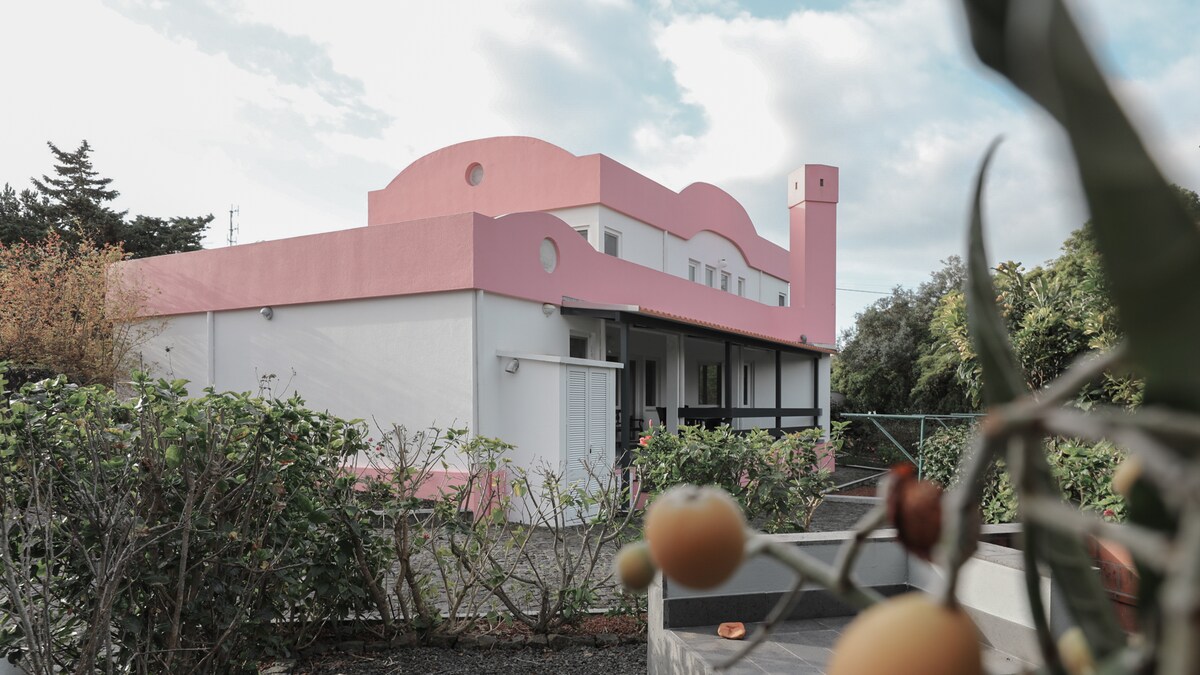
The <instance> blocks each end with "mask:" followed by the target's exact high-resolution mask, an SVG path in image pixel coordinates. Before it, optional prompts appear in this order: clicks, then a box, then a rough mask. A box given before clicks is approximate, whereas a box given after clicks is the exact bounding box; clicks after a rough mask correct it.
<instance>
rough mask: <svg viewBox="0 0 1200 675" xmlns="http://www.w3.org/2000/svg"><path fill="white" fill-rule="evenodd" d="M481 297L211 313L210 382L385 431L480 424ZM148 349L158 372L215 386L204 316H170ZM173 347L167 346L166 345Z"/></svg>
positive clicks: (419, 297)
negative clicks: (268, 315) (265, 386)
mask: <svg viewBox="0 0 1200 675" xmlns="http://www.w3.org/2000/svg"><path fill="white" fill-rule="evenodd" d="M473 303H474V298H473V294H472V293H470V292H461V291H460V292H448V293H432V294H425V295H410V296H401V297H392V298H376V299H367V300H355V301H346V302H331V303H314V304H307V305H288V306H281V307H275V308H273V312H274V314H273V317H272V319H271V320H269V321H268V320H267V319H265V318H263V316H262V315H261V314H260V313H259V310H258V309H257V308H256V309H243V310H232V311H224V312H214V313H212V331H211V335H212V339H213V343H212V354H213V357H214V361H213V363H212V366H211V371H212V373H213V375H214V376H215V377H214V379H213V381H212V382H211V384H212V385H213V386H214V387H215V388H216V389H217V390H218V391H252V392H257V391H258V390H259V387H260V378H262V377H264V376H267V375H275V376H276V378H275V379H274V380H273V381H271V382H270V388H271V390H272V391H273V392H274V393H275V394H276V395H290V394H292V393H298V394H300V395H301V396H302V397H303V398H304V399H305V400H306V401H307V403H308V405H309V407H311V408H314V409H317V410H328V411H330V412H332V413H334V414H336V415H339V416H342V417H346V418H355V417H359V418H363V419H366V420H367V421H368V423H372V422H373V421H374V422H378V423H379V424H380V425H381V426H383V427H384V428H388V427H390V425H391V424H403V425H406V426H408V427H410V428H414V429H420V428H425V427H429V426H431V425H436V426H439V427H446V426H450V425H456V426H474V425H475V410H474V403H473V401H474V387H475V377H474V375H473V370H474V364H473V350H472V343H473V341H474V339H475V337H474V331H473V329H472V316H473ZM165 321H166V329H165V330H164V331H163V332H162V333H161V334H160V335H158V336H157V337H156V338H154V339H153V340H151V341H150V342H149V343H148V344H147V345H145V347H144V348H143V350H142V352H143V358H144V360H145V361H146V362H147V363H153V364H155V367H154V372H155V373H158V374H161V375H163V376H170V377H179V378H185V379H188V380H191V381H192V383H193V384H192V385H191V391H192V392H193V393H198V392H199V390H200V389H202V388H203V387H204V386H205V385H207V384H209V379H208V372H209V370H210V366H209V363H208V353H209V351H208V344H209V343H208V340H209V337H208V336H209V328H208V323H207V318H206V315H205V314H189V315H182V316H174V317H167V318H166V319H165ZM168 348H169V351H168Z"/></svg>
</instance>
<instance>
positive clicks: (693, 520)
mask: <svg viewBox="0 0 1200 675" xmlns="http://www.w3.org/2000/svg"><path fill="white" fill-rule="evenodd" d="M646 541H647V542H649V544H650V557H651V558H652V559H653V560H654V563H655V564H656V565H657V566H658V568H659V569H661V570H662V571H663V574H665V575H667V576H668V577H670V578H671V579H673V580H675V581H677V582H679V583H681V584H683V585H684V586H690V587H692V588H712V587H713V586H716V585H718V584H721V583H722V582H724V581H725V580H726V579H728V578H729V577H730V576H731V575H733V573H734V571H736V570H737V568H738V566H740V565H741V564H742V556H743V554H744V548H745V546H746V518H745V516H743V515H742V510H741V508H740V507H738V505H737V502H735V501H733V498H732V497H730V496H729V494H728V493H727V492H725V491H724V490H722V489H721V488H718V487H714V486H706V487H697V486H695V485H677V486H675V487H673V488H671V489H669V490H667V491H666V492H664V493H662V494H661V495H659V496H658V498H657V499H655V500H654V501H653V502H652V503H651V504H650V508H649V509H647V511H646Z"/></svg>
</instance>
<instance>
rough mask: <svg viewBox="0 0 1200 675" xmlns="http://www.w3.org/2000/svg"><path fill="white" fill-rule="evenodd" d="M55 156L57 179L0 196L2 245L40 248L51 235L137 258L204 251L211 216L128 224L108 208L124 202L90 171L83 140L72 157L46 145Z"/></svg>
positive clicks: (37, 181)
mask: <svg viewBox="0 0 1200 675" xmlns="http://www.w3.org/2000/svg"><path fill="white" fill-rule="evenodd" d="M47 145H48V146H49V147H50V152H51V154H53V155H54V160H55V165H54V175H52V176H47V175H43V176H42V177H41V178H40V179H39V178H34V179H32V183H33V186H34V190H24V191H22V192H21V193H20V195H17V194H16V191H15V190H14V189H13V188H12V187H11V186H9V185H8V184H5V186H4V189H3V191H0V245H10V244H15V243H17V242H19V241H29V242H36V241H39V240H41V239H42V238H43V237H45V236H46V235H48V234H49V233H51V232H56V233H58V234H59V235H60V236H61V237H62V238H63V239H64V240H65V241H67V242H68V243H71V244H79V243H82V242H89V243H90V244H91V245H92V246H95V247H104V246H117V245H120V246H121V247H122V248H123V250H124V251H125V252H126V253H127V254H129V255H130V256H131V257H134V258H145V257H148V256H154V255H164V254H167V253H178V252H181V251H196V250H199V249H200V240H201V238H202V237H203V235H204V230H205V229H206V228H207V227H208V225H209V223H211V222H212V220H213V217H212V215H207V216H201V217H191V218H167V219H164V218H154V217H150V216H136V217H134V218H133V219H127V218H126V212H124V211H121V212H118V211H114V210H113V209H112V208H111V206H109V204H111V203H112V201H113V200H114V199H116V198H117V197H118V196H120V193H119V192H117V190H115V189H113V188H112V187H111V184H112V179H111V178H101V177H100V174H99V173H98V172H97V171H96V170H95V168H94V167H93V166H92V159H91V152H92V147H91V145H90V144H88V142H87V141H86V140H85V141H83V142H82V143H80V145H79V147H78V148H76V149H75V150H74V151H73V152H68V151H65V150H61V149H59V148H58V146H56V145H54V144H53V143H47Z"/></svg>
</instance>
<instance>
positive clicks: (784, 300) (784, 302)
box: [779, 293, 787, 307]
mask: <svg viewBox="0 0 1200 675" xmlns="http://www.w3.org/2000/svg"><path fill="white" fill-rule="evenodd" d="M779 306H780V307H787V293H780V294H779Z"/></svg>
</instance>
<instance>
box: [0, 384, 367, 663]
mask: <svg viewBox="0 0 1200 675" xmlns="http://www.w3.org/2000/svg"><path fill="white" fill-rule="evenodd" d="M184 386H185V383H184V382H183V381H175V382H167V381H164V380H158V381H151V380H148V379H146V378H144V377H138V378H136V380H135V382H134V384H133V387H134V392H135V398H134V399H132V400H121V399H120V398H118V397H117V396H116V394H115V393H114V392H112V391H111V390H108V389H104V388H101V387H79V386H76V385H73V384H68V383H67V382H66V381H65V379H63V378H58V379H53V380H46V381H43V382H41V383H38V384H28V385H25V386H24V387H22V388H21V390H20V391H19V392H16V393H15V394H7V395H5V397H4V399H3V400H2V401H0V487H2V490H3V492H2V496H0V510H2V511H3V516H4V522H5V523H6V525H7V528H6V529H5V531H4V532H3V533H0V537H2V538H3V539H2V541H0V544H3V546H2V547H0V550H2V552H3V568H4V571H5V575H4V591H5V592H6V594H7V595H8V597H10V598H12V599H13V603H12V604H6V610H5V613H4V616H3V638H2V641H0V651H7V650H13V649H18V650H21V651H23V652H24V657H23V661H22V663H23V665H24V666H26V667H27V668H29V669H30V670H32V671H33V672H51V671H53V670H54V668H55V667H56V666H58V665H70V666H71V667H72V668H74V667H76V666H80V667H81V668H82V670H81V671H80V672H86V671H88V670H90V669H89V668H88V667H87V666H86V664H97V665H98V664H99V663H111V664H113V665H114V667H115V668H116V669H117V670H120V671H138V672H176V671H180V670H188V669H190V668H199V669H201V670H206V671H232V670H243V669H250V668H253V667H254V665H255V663H256V661H257V659H260V658H263V657H267V656H270V655H276V654H283V653H287V652H288V651H289V650H291V649H294V648H296V647H297V646H299V645H302V644H304V642H305V641H306V640H309V639H311V638H312V636H313V635H314V633H315V631H316V630H317V628H318V627H319V626H320V625H321V624H323V623H325V622H327V621H329V620H331V619H340V618H344V617H347V616H350V615H353V614H355V613H359V612H361V611H363V610H365V609H366V608H367V607H368V605H367V603H366V602H365V595H364V592H363V587H364V585H365V584H364V582H363V580H362V578H361V577H360V576H359V567H357V566H356V565H354V564H353V563H354V562H355V556H354V551H353V549H352V546H351V543H352V540H351V539H350V538H348V537H347V536H346V533H345V531H344V530H343V529H342V527H340V526H342V525H347V526H350V527H353V528H357V529H359V530H362V529H363V528H365V527H366V522H365V520H364V519H363V518H362V517H361V514H358V513H357V512H356V507H355V506H354V504H353V500H352V495H353V484H354V481H353V478H352V477H350V476H347V475H345V474H344V473H343V472H342V471H341V467H342V464H343V461H344V460H345V459H346V458H347V457H349V456H352V455H353V454H354V453H356V452H358V451H361V450H364V449H365V447H366V443H365V442H364V439H363V435H362V429H361V428H360V427H358V426H355V425H353V424H349V423H346V422H343V421H341V420H338V419H336V418H333V417H330V416H328V415H326V414H324V413H316V412H313V411H310V410H307V409H305V408H304V407H303V402H302V401H301V400H300V399H298V398H292V399H289V400H270V401H266V400H261V399H256V398H252V397H250V396H249V395H246V394H216V393H213V392H212V391H207V392H206V393H205V394H204V395H203V396H201V397H198V398H188V397H187V392H186V390H185V389H184ZM368 549H369V553H368V557H369V558H370V559H371V560H374V561H376V569H378V566H379V565H380V564H381V561H382V557H381V553H382V550H381V548H380V547H379V546H378V542H371V543H370V544H368ZM280 621H286V622H290V623H289V626H290V628H289V630H288V631H286V632H284V631H279V630H277V626H276V622H280Z"/></svg>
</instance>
